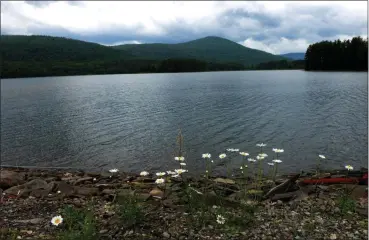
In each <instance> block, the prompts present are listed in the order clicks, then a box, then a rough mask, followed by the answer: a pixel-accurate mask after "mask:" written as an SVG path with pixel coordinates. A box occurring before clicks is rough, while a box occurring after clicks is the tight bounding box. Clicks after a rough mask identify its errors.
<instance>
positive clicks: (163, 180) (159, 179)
mask: <svg viewBox="0 0 369 240" xmlns="http://www.w3.org/2000/svg"><path fill="white" fill-rule="evenodd" d="M155 183H156V184H163V183H165V179H164V178H158V179H156V180H155Z"/></svg>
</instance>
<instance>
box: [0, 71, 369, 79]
mask: <svg viewBox="0 0 369 240" xmlns="http://www.w3.org/2000/svg"><path fill="white" fill-rule="evenodd" d="M253 71H258V72H260V71H305V72H329V73H331V72H353V73H354V72H366V73H367V72H368V71H352V70H350V71H349V70H347V71H346V70H340V71H336V70H332V71H328V70H327V71H306V70H304V69H250V70H247V69H246V70H222V71H199V72H142V73H101V74H89V73H86V74H76V75H48V76H25V77H7V78H2V77H1V80H10V79H24V78H47V77H77V76H100V75H137V74H163V73H169V74H172V73H208V72H253Z"/></svg>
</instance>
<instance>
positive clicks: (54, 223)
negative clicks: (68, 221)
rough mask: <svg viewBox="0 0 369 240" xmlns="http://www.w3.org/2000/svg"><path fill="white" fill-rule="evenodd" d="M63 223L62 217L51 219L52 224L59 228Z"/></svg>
mask: <svg viewBox="0 0 369 240" xmlns="http://www.w3.org/2000/svg"><path fill="white" fill-rule="evenodd" d="M62 222H63V218H62V216H60V215H59V216H55V217H53V218H52V219H51V223H52V224H53V225H54V226H58V225H59V224H61V223H62Z"/></svg>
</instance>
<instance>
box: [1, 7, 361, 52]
mask: <svg viewBox="0 0 369 240" xmlns="http://www.w3.org/2000/svg"><path fill="white" fill-rule="evenodd" d="M1 34H21V35H31V34H37V35H40V34H42V35H52V36H64V37H70V38H74V39H79V40H85V41H90V42H96V43H100V44H104V45H115V44H122V43H152V42H161V43H178V42H184V41H189V40H194V39H197V38H202V37H206V36H219V37H224V38H227V39H230V40H232V41H235V42H238V43H240V44H243V45H244V46H247V47H251V48H255V49H260V50H264V51H267V52H270V53H274V54H282V53H288V52H304V51H305V50H306V48H307V47H308V45H309V44H311V43H314V42H318V41H322V40H334V39H338V38H340V39H348V38H352V37H353V36H357V35H360V36H363V37H366V36H367V1H360V2H355V1H346V2H343V1H336V2H333V1H327V2H322V1H319V2H313V1H300V2H297V1H289V2H279V1H270V2H266V1H259V2H250V1H236V2H225V1H216V2H210V1H206V2H198V1H196V2H195V1H193V2H190V1H186V2H180V1H163V2H154V1H149V2H143V1H135V2H128V1H112V2H108V1H100V2H98V1H87V2H79V1H66V2H61V1H58V2H52V1H26V2H24V1H23V2H22V1H14V2H11V1H2V2H1Z"/></svg>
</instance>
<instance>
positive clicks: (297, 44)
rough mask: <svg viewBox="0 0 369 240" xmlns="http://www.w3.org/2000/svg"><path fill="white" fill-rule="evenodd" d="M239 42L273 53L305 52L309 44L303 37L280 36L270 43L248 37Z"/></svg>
mask: <svg viewBox="0 0 369 240" xmlns="http://www.w3.org/2000/svg"><path fill="white" fill-rule="evenodd" d="M239 44H242V45H244V46H245V47H249V48H254V49H259V50H263V51H266V52H270V53H273V54H284V53H289V52H305V51H306V49H307V47H308V46H309V43H308V42H307V41H306V40H305V39H296V40H289V39H287V38H281V39H279V41H276V42H273V43H270V44H266V43H263V42H260V41H255V40H253V39H252V38H248V39H246V40H245V41H243V42H239Z"/></svg>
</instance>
